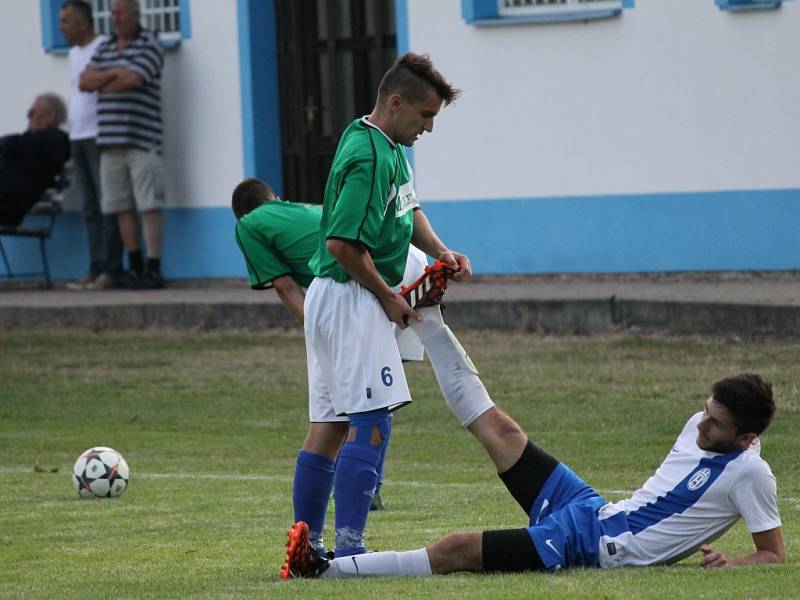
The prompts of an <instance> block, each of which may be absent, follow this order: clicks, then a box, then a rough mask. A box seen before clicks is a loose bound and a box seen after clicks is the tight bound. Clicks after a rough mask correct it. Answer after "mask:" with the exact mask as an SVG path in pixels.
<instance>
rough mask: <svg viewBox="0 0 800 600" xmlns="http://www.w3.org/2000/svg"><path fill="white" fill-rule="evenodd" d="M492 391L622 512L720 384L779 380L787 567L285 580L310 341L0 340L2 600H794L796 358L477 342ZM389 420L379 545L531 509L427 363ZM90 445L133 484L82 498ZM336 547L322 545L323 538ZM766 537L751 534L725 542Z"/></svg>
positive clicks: (769, 353)
mask: <svg viewBox="0 0 800 600" xmlns="http://www.w3.org/2000/svg"><path fill="white" fill-rule="evenodd" d="M460 337H461V339H462V342H463V343H464V345H465V347H467V348H468V349H469V350H470V353H471V355H472V357H473V359H474V360H475V362H476V364H477V365H478V367H479V368H480V369H481V372H482V376H483V379H484V381H485V383H486V386H487V388H488V389H489V391H490V393H491V394H492V396H493V397H494V399H495V400H496V401H497V402H498V404H500V405H501V406H502V407H504V408H505V409H506V410H507V411H508V412H509V413H510V414H511V415H512V416H514V417H515V418H516V419H517V420H518V421H519V422H520V423H521V424H522V426H523V427H524V428H525V429H526V430H527V431H528V432H529V433H530V434H531V437H532V438H533V439H534V440H535V441H537V442H538V443H539V444H541V445H543V446H544V447H545V448H547V449H548V450H550V451H551V452H552V453H553V454H554V455H555V456H557V457H559V458H561V459H562V460H564V461H565V462H566V463H567V464H569V465H570V466H571V467H572V468H573V469H574V470H576V471H577V472H578V473H579V474H580V475H582V476H583V477H584V479H586V480H587V481H588V482H589V483H590V484H592V485H593V486H594V487H595V488H597V489H598V490H600V491H601V492H602V493H604V494H605V495H606V497H607V498H609V499H612V500H616V499H619V498H621V497H624V496H625V495H626V494H627V493H629V492H630V491H631V490H633V489H634V488H635V487H637V486H638V485H639V484H641V483H642V482H643V481H644V480H645V478H646V477H647V476H649V474H650V473H651V472H652V471H653V470H654V469H655V468H656V467H657V466H658V465H659V463H660V462H661V460H662V458H663V457H664V455H665V454H666V453H667V452H668V451H669V449H670V446H671V444H672V442H673V440H674V438H675V436H676V435H677V433H678V432H679V430H680V428H681V426H682V425H683V424H684V423H685V421H686V419H687V418H688V417H689V416H690V415H691V414H692V413H694V412H695V411H697V410H700V409H701V407H702V403H703V401H704V400H705V398H706V397H707V395H708V393H709V388H710V384H711V383H712V382H713V381H714V380H716V379H718V378H721V377H723V376H725V375H728V374H731V373H733V372H738V371H740V370H745V369H748V370H754V371H757V372H760V373H762V374H763V375H764V376H766V377H767V378H768V379H770V380H772V381H773V383H774V385H775V390H776V396H777V403H778V414H777V417H776V420H775V422H774V423H773V425H772V427H771V428H770V430H769V431H768V432H767V433H766V435H765V436H764V440H763V456H764V457H765V458H766V459H767V460H768V461H769V463H770V464H771V466H772V469H773V472H774V473H775V475H776V477H777V478H778V485H779V492H778V493H779V508H780V510H781V514H782V518H783V521H784V535H785V537H786V550H787V563H786V564H785V565H782V566H773V567H748V568H740V569H729V570H715V571H705V570H702V569H700V568H698V567H697V566H696V565H697V561H698V558H697V557H691V558H689V559H687V560H686V561H684V562H683V563H681V564H679V565H676V566H672V567H658V568H647V569H621V570H616V571H600V570H574V571H569V572H562V573H559V574H555V575H548V574H527V575H515V576H507V575H506V576H500V575H492V576H479V575H469V574H463V575H451V576H447V577H432V578H424V579H423V578H420V579H413V580H412V579H392V578H389V579H381V580H369V581H366V580H355V581H354V580H350V581H289V582H283V581H279V580H278V578H277V572H278V568H279V567H280V564H281V561H282V558H283V541H284V536H285V531H286V528H287V526H288V525H289V524H290V521H291V518H292V513H291V479H292V472H293V464H294V457H295V455H296V452H297V450H298V448H299V446H300V444H301V442H302V439H303V436H304V433H305V428H306V424H305V418H306V388H305V352H304V347H303V340H302V337H301V335H300V334H299V333H294V332H288V333H283V332H278V333H274V334H269V335H267V334H257V335H256V334H254V335H244V334H241V333H230V334H226V333H216V334H198V333H168V334H155V333H141V334H102V335H98V334H86V333H74V334H68V333H60V334H55V335H47V336H44V335H25V334H13V335H0V382H2V383H1V384H0V385H1V386H2V387H1V388H0V598H4V599H6V598H58V599H62V598H85V597H104V598H180V597H208V598H308V597H318V598H332V597H338V598H410V597H419V598H464V597H473V598H490V599H491V598H532V597H541V598H547V599H548V600H551V599H557V598H726V599H730V598H797V597H799V596H800V560H799V559H798V548H800V544H798V542H797V539H798V536H800V476H799V475H798V473H797V467H798V457H800V438H799V437H798V434H797V431H798V428H800V383H798V382H800V347H798V346H795V345H788V344H787V345H779V344H770V343H762V344H757V345H756V344H753V345H751V344H736V343H727V342H719V341H700V340H693V339H674V338H670V339H661V338H634V337H612V338H543V337H539V336H529V335H522V334H510V333H485V332H465V333H464V334H462V335H461V336H460ZM407 373H408V377H409V382H410V385H411V388H412V392H413V394H414V397H415V402H414V404H413V405H411V406H410V407H407V408H404V409H403V410H401V411H399V412H398V413H397V415H396V418H395V426H394V433H393V437H392V447H391V450H390V453H389V460H388V462H387V482H386V484H385V486H384V491H383V497H384V502H385V504H386V506H387V510H386V511H384V512H380V513H373V514H372V515H371V517H370V524H369V529H368V539H367V541H368V546H369V547H370V548H371V549H373V550H382V549H396V550H406V549H413V548H418V547H421V546H423V545H425V544H427V543H429V542H431V541H433V540H435V539H437V538H438V537H440V536H442V535H444V534H446V533H449V532H451V531H454V530H470V531H477V530H481V529H486V528H507V527H520V526H523V525H524V524H525V516H524V515H523V514H522V511H521V510H520V509H519V508H518V507H517V505H516V504H515V503H514V502H513V500H512V499H511V497H510V496H509V495H508V493H507V492H506V491H505V488H504V487H503V486H502V484H501V483H500V481H499V479H498V478H497V476H496V475H495V474H494V473H493V470H492V468H491V464H490V462H489V460H488V458H487V457H486V456H485V454H484V453H483V451H482V449H481V448H480V447H479V446H478V444H477V443H476V442H475V441H474V440H473V439H472V438H471V436H470V435H469V434H468V433H467V432H465V431H463V430H461V429H460V427H459V426H458V425H457V423H456V422H455V420H454V419H453V418H452V416H451V415H450V413H449V412H448V411H447V409H446V408H445V407H444V404H443V402H442V401H441V399H440V396H439V392H438V388H437V387H436V384H435V380H434V378H433V375H432V373H431V371H430V369H429V368H428V367H427V366H426V365H420V364H415V365H411V366H409V368H408V369H407ZM94 445H107V446H112V447H114V448H116V449H118V450H120V451H121V452H122V453H123V454H125V456H126V458H127V459H128V462H129V463H130V466H131V469H132V479H131V482H130V487H129V489H128V490H127V491H126V492H125V494H124V495H123V496H121V497H120V498H117V499H114V500H81V499H79V498H78V496H77V494H76V493H75V492H74V490H73V487H72V482H71V480H70V472H71V466H72V463H73V462H74V460H75V459H76V458H77V456H78V455H79V454H80V453H81V452H82V451H83V450H85V449H86V448H89V447H91V446H94ZM329 537H330V535H329ZM716 545H717V546H718V547H719V548H720V549H722V550H723V551H725V552H728V553H731V554H737V553H744V552H749V551H750V549H751V548H752V542H751V539H750V536H749V534H748V533H747V532H746V531H745V529H744V526H743V525H742V524H741V523H739V524H737V525H736V526H735V527H734V528H733V529H731V531H730V532H728V534H727V535H726V536H725V537H723V538H722V539H721V540H719V541H718V542H717V544H716Z"/></svg>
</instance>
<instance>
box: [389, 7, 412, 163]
mask: <svg viewBox="0 0 800 600" xmlns="http://www.w3.org/2000/svg"><path fill="white" fill-rule="evenodd" d="M394 22H395V30H396V32H395V37H396V39H397V56H398V57H400V56H402V55H403V54H405V53H406V52H408V51H409V50H410V41H409V40H410V33H409V28H408V0H395V4H394ZM406 158H407V159H408V164H410V165H411V169H412V171H413V169H414V148H406Z"/></svg>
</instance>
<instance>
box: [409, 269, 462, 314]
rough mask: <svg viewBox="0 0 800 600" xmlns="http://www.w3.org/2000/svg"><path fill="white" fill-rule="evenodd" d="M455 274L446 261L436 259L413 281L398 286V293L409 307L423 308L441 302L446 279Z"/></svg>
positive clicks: (445, 287)
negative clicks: (400, 286)
mask: <svg viewBox="0 0 800 600" xmlns="http://www.w3.org/2000/svg"><path fill="white" fill-rule="evenodd" d="M454 274H455V270H454V269H453V268H452V267H450V266H448V265H447V263H444V262H442V261H441V260H437V261H436V262H435V263H433V264H432V265H428V266H427V267H425V272H424V273H423V274H422V275H420V277H419V279H417V280H416V281H415V282H414V283H412V284H410V285H407V286H406V285H404V286H403V287H402V288H400V295H401V296H402V297H403V298H405V299H406V302H408V305H409V306H410V307H411V308H425V307H426V306H434V305H436V304H441V303H442V298H443V297H444V291H445V290H446V289H447V280H448V279H450V278H451V277H452V276H453V275H454Z"/></svg>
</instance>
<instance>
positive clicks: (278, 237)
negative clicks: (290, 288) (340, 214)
mask: <svg viewBox="0 0 800 600" xmlns="http://www.w3.org/2000/svg"><path fill="white" fill-rule="evenodd" d="M321 217H322V207H320V206H315V205H313V204H295V203H292V202H286V201H283V200H273V201H271V202H267V203H266V204H263V205H261V206H259V207H258V208H256V209H255V210H253V211H250V212H249V213H247V214H246V215H245V216H243V217H242V218H241V219H239V220H238V221H237V222H236V243H237V244H238V245H239V248H240V249H241V251H242V254H244V258H245V261H246V262H247V272H248V273H249V274H250V285H251V287H252V288H253V289H254V290H265V289H269V288H271V287H272V282H273V281H274V280H275V279H277V278H278V277H281V276H283V275H291V276H292V277H293V278H294V280H295V281H296V282H297V283H298V285H301V286H303V287H308V286H309V284H310V283H311V280H312V279H314V274H313V273H312V272H311V268H310V267H309V265H308V261H309V258H311V256H313V254H314V252H315V251H316V249H317V246H318V238H319V222H320V218H321Z"/></svg>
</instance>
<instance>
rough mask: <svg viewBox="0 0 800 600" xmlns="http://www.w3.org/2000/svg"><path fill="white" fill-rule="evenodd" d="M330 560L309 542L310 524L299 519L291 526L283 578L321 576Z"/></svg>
mask: <svg viewBox="0 0 800 600" xmlns="http://www.w3.org/2000/svg"><path fill="white" fill-rule="evenodd" d="M328 562H329V561H328V559H327V558H323V557H322V556H320V555H319V552H317V551H316V550H314V548H313V547H312V546H311V544H309V543H308V525H306V524H305V522H304V521H298V522H297V523H295V524H294V525H292V526H291V527H290V528H289V533H288V535H287V540H286V560H285V561H284V562H283V566H282V567H281V571H280V577H281V579H295V578H297V577H306V578H310V577H319V576H320V575H321V574H322V573H323V572H325V570H326V569H327V568H328V566H329V565H328Z"/></svg>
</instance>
